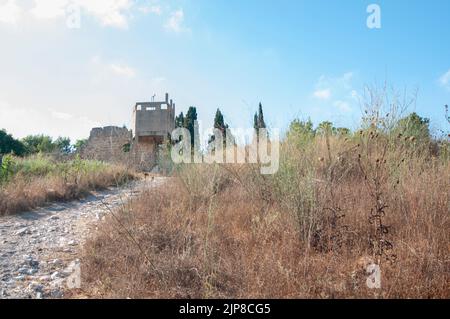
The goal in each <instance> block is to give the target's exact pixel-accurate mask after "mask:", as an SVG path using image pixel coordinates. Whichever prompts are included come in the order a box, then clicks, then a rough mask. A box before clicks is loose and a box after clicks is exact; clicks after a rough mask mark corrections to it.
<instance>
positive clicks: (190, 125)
mask: <svg viewBox="0 0 450 319" xmlns="http://www.w3.org/2000/svg"><path fill="white" fill-rule="evenodd" d="M196 122H197V108H196V107H195V106H190V107H189V109H188V112H187V114H186V117H185V118H184V125H183V126H184V127H185V128H187V129H188V131H189V133H190V134H191V149H192V151H193V150H194V147H195V146H194V145H195V135H196V134H195V132H196V131H197V130H198V127H197V124H196ZM197 143H198V141H197Z"/></svg>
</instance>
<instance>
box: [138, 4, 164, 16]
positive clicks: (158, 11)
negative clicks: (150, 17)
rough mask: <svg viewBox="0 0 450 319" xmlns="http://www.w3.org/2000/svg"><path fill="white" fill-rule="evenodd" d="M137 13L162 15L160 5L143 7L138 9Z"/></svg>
mask: <svg viewBox="0 0 450 319" xmlns="http://www.w3.org/2000/svg"><path fill="white" fill-rule="evenodd" d="M139 11H141V12H142V13H144V14H148V13H152V14H156V15H158V16H160V15H161V14H162V8H161V6H160V5H148V6H144V7H140V8H139Z"/></svg>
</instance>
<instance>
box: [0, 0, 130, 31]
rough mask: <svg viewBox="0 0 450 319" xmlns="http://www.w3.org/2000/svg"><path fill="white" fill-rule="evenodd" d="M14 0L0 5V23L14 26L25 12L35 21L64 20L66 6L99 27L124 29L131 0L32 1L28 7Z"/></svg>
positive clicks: (128, 15)
mask: <svg viewBox="0 0 450 319" xmlns="http://www.w3.org/2000/svg"><path fill="white" fill-rule="evenodd" d="M0 3H1V1H0ZM20 3H21V4H20V5H19V4H18V3H17V1H16V0H7V1H6V3H5V4H3V5H0V22H3V23H8V24H16V23H17V20H18V18H19V16H20V15H21V14H22V13H24V12H26V10H27V13H29V14H30V15H31V17H33V18H34V19H37V20H42V19H46V20H50V19H59V18H64V17H65V15H66V10H67V9H68V6H69V5H71V6H78V7H79V8H80V12H81V13H82V14H86V15H90V16H93V17H94V18H95V19H97V20H98V21H99V22H100V24H101V25H103V26H109V27H116V28H122V29H126V28H127V27H128V20H129V17H130V10H131V9H132V7H133V5H134V1H133V0H34V6H33V7H31V9H29V10H28V7H27V6H26V5H25V4H24V3H23V2H20Z"/></svg>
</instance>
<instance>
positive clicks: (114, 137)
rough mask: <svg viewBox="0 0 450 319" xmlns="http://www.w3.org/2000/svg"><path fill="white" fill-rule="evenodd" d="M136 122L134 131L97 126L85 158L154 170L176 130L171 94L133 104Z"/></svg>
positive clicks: (90, 137)
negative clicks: (171, 134) (157, 100)
mask: <svg viewBox="0 0 450 319" xmlns="http://www.w3.org/2000/svg"><path fill="white" fill-rule="evenodd" d="M132 123H133V124H132V130H128V129H127V128H121V127H115V126H107V127H104V128H93V129H92V130H91V133H90V136H89V140H88V143H87V144H86V146H85V147H84V148H83V149H82V150H81V151H80V155H81V157H83V158H89V159H97V160H101V161H108V162H116V163H124V164H126V165H130V166H134V167H136V168H138V169H141V170H150V169H152V168H153V167H154V166H155V165H156V163H157V155H158V146H159V145H161V144H162V143H163V142H164V141H165V140H166V139H167V138H168V137H169V135H170V133H171V132H172V131H173V130H174V129H175V103H173V101H172V100H169V94H168V93H166V96H165V100H164V101H161V102H155V101H152V102H138V103H136V104H135V105H134V107H133V118H132Z"/></svg>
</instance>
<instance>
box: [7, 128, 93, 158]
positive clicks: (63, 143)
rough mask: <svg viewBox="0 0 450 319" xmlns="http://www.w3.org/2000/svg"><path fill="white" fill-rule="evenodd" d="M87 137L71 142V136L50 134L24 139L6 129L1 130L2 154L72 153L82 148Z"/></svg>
mask: <svg viewBox="0 0 450 319" xmlns="http://www.w3.org/2000/svg"><path fill="white" fill-rule="evenodd" d="M86 142H87V140H86V139H80V140H77V141H76V142H75V143H74V144H72V143H71V140H70V138H69V137H58V138H56V139H53V138H52V137H51V136H48V135H43V134H39V135H28V136H27V137H24V138H22V139H16V138H14V137H13V136H12V135H11V134H9V133H8V132H6V130H4V129H2V130H0V155H4V154H14V155H17V156H28V155H33V154H38V153H43V154H49V153H60V154H70V153H73V152H76V151H78V150H80V149H81V148H82V147H83V146H84V145H85V144H86Z"/></svg>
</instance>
